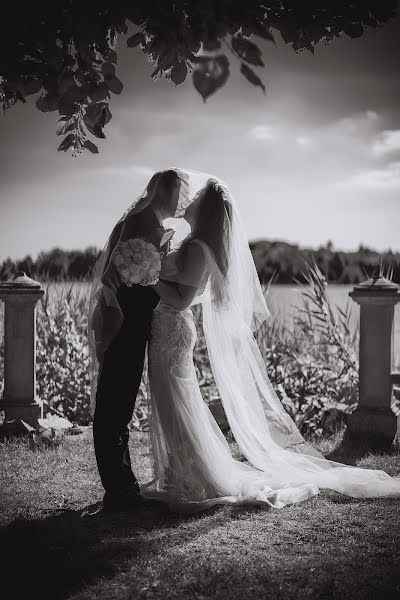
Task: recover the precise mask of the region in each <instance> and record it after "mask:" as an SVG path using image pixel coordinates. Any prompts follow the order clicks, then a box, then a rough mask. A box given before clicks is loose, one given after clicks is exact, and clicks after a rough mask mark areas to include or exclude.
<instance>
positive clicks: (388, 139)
mask: <svg viewBox="0 0 400 600" xmlns="http://www.w3.org/2000/svg"><path fill="white" fill-rule="evenodd" d="M398 150H400V129H388V130H386V131H382V132H381V133H380V134H379V135H378V136H377V137H376V139H375V140H374V141H373V144H372V148H371V151H372V155H373V156H375V157H377V158H380V157H381V156H384V155H385V154H389V153H390V152H396V151H398Z"/></svg>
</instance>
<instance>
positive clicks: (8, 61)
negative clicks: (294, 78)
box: [0, 0, 397, 156]
mask: <svg viewBox="0 0 400 600" xmlns="http://www.w3.org/2000/svg"><path fill="white" fill-rule="evenodd" d="M396 13H397V3H396V1H395V0H379V1H378V0H355V1H354V2H351V3H349V2H345V1H344V0H337V1H335V2H331V1H329V0H310V1H308V2H301V3H299V2H297V1H296V0H283V1H279V2H278V1H277V0H269V1H268V2H260V1H259V0H246V2H242V1H241V0H218V1H216V0H198V1H197V2H190V1H189V0H145V1H144V0H141V1H135V2H131V1H130V0H113V2H110V1H109V0H96V1H95V2H93V1H88V2H77V1H75V2H74V1H73V0H68V1H67V0H58V1H56V2H54V0H52V1H50V0H39V1H38V2H34V3H29V4H26V5H24V7H23V10H22V11H21V6H20V5H19V4H18V3H8V4H7V5H6V6H4V7H3V9H2V27H1V36H0V102H1V104H2V106H3V110H4V112H5V110H6V109H7V108H9V107H11V106H13V105H14V104H15V103H16V102H18V101H20V102H26V99H25V98H26V96H28V95H30V94H35V93H39V92H40V93H41V95H40V97H39V98H38V99H37V100H36V106H37V108H38V109H39V110H40V111H43V112H51V111H58V113H59V114H60V119H59V122H58V127H57V135H59V136H65V137H64V138H63V140H62V142H61V143H60V145H59V147H58V150H60V151H67V150H68V149H70V148H72V149H73V155H74V156H75V155H76V153H77V152H78V153H79V152H81V151H82V150H84V149H86V150H89V151H90V152H92V153H97V152H98V148H97V146H96V145H95V144H94V143H93V142H92V141H90V140H89V139H87V133H91V134H92V135H93V136H95V137H96V138H100V139H101V138H105V134H104V131H103V129H104V127H105V125H106V124H107V123H108V122H109V121H110V120H111V118H112V115H111V112H110V109H109V101H110V97H111V93H113V94H120V93H121V92H122V90H123V83H122V82H121V81H120V79H119V78H118V76H117V71H116V64H117V60H118V56H117V52H116V42H117V38H118V36H119V35H127V34H128V22H130V23H131V24H133V25H134V26H135V27H136V28H137V30H136V31H135V33H134V34H133V35H130V36H129V37H128V39H127V40H126V44H127V46H128V47H129V48H139V49H140V50H141V51H142V52H143V53H144V54H145V56H146V57H147V59H148V60H149V61H150V62H151V63H152V64H153V66H154V70H153V72H152V74H151V77H152V78H153V79H156V78H159V77H165V78H167V79H169V80H171V81H172V82H173V83H174V84H175V85H180V84H182V83H183V82H184V81H185V79H186V77H187V76H188V74H189V73H191V74H192V80H193V84H194V87H195V88H196V89H197V91H198V92H199V93H200V94H201V96H202V98H203V100H204V101H206V99H207V98H208V97H209V96H211V95H212V94H213V93H215V92H216V90H218V89H220V88H221V87H222V86H223V85H224V84H225V83H226V81H227V80H228V78H229V75H230V63H229V59H228V57H227V54H226V52H227V51H229V53H230V54H232V55H233V56H234V57H235V59H238V60H239V62H240V66H241V69H240V70H241V73H242V75H243V76H244V77H245V78H246V79H247V80H248V81H249V82H250V83H251V84H253V85H255V86H258V87H260V88H261V89H262V90H263V91H264V93H265V85H264V84H263V82H262V81H261V79H260V77H259V76H258V74H257V73H256V72H255V71H254V67H262V66H263V65H264V61H263V59H262V53H261V51H260V49H259V47H258V46H257V44H256V42H255V41H254V36H256V37H257V38H262V39H264V40H267V41H268V42H272V43H275V38H274V35H273V33H272V30H276V31H277V32H279V34H280V35H281V37H282V39H283V40H284V42H285V43H286V44H291V46H292V48H293V50H294V51H295V52H300V51H303V50H308V51H309V52H311V53H314V47H315V46H316V45H317V44H318V43H319V42H321V41H323V42H325V43H326V44H328V43H330V42H331V41H332V40H333V39H334V38H335V37H340V36H342V35H343V34H345V35H347V36H349V37H352V38H355V37H360V36H361V35H362V34H363V33H364V31H365V29H366V28H368V27H372V28H376V27H379V26H382V24H383V23H385V22H386V21H388V20H389V19H390V18H393V17H395V16H396Z"/></svg>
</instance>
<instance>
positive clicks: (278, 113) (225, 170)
mask: <svg viewBox="0 0 400 600" xmlns="http://www.w3.org/2000/svg"><path fill="white" fill-rule="evenodd" d="M134 31H135V28H134V27H133V25H132V26H131V27H130V30H129V32H128V34H127V36H121V37H120V38H119V42H118V48H117V50H118V53H119V55H118V66H117V75H118V76H119V78H120V79H121V81H122V82H123V83H124V86H125V87H124V90H123V91H122V94H120V95H118V96H117V95H115V94H112V95H111V103H110V109H111V113H112V115H113V118H112V120H111V121H110V123H108V125H106V127H105V129H104V132H105V134H106V136H107V139H104V140H99V139H97V138H94V137H93V136H91V135H90V134H88V137H89V139H91V140H92V141H94V142H95V143H96V144H97V145H98V147H99V154H97V155H93V154H90V153H89V152H87V153H82V154H80V155H77V156H76V157H72V154H71V151H69V152H68V153H64V152H57V146H58V145H59V143H60V142H61V138H60V137H57V135H56V125H57V120H58V118H59V115H58V113H56V112H53V113H41V112H40V111H39V110H37V109H36V106H35V101H36V99H37V97H38V94H35V95H32V96H29V97H28V101H27V102H26V104H21V103H18V104H16V105H15V106H14V107H12V108H11V109H10V110H8V111H7V112H6V114H5V116H3V114H0V261H2V260H4V259H5V258H6V257H10V258H12V259H17V258H22V257H23V256H25V255H26V254H30V255H31V256H32V257H33V258H35V257H36V256H37V253H38V252H39V251H41V250H48V249H50V248H52V247H54V246H59V247H62V248H65V249H73V248H80V249H83V248H85V247H87V246H93V245H94V246H98V247H103V246H104V244H105V242H106V240H107V238H108V235H109V233H110V231H111V229H112V227H113V225H114V223H115V222H116V221H117V220H118V219H119V217H120V216H121V214H122V213H123V212H124V211H125V209H126V207H127V206H129V204H130V203H131V202H132V200H133V199H135V198H136V197H137V195H138V194H140V193H141V192H142V190H143V189H144V187H145V185H146V183H147V182H148V180H149V178H150V177H151V175H152V174H153V173H154V171H156V170H158V169H160V168H168V167H171V166H178V167H183V168H190V169H197V170H200V171H207V172H209V173H212V174H216V175H219V176H220V177H222V178H223V179H224V180H225V181H226V182H227V183H228V184H229V186H230V188H231V190H232V192H233V193H234V195H235V197H236V198H237V201H238V204H239V207H240V210H241V213H242V217H243V221H244V224H245V227H246V231H247V234H248V238H249V240H260V239H269V240H285V241H288V242H290V243H296V244H299V245H300V246H302V247H314V248H316V247H318V246H320V245H321V244H325V243H326V242H327V241H328V240H331V241H332V242H333V245H334V247H335V248H338V249H343V250H356V249H357V248H358V247H359V245H360V244H363V245H367V246H369V247H372V248H374V249H377V250H378V251H385V250H387V249H389V248H391V249H392V250H393V251H396V250H398V251H400V82H399V78H398V58H397V57H398V56H399V55H400V35H399V32H400V20H399V19H398V20H396V21H391V22H389V23H387V24H386V25H385V26H384V27H383V28H380V29H377V30H373V29H370V30H368V31H367V32H366V33H365V34H364V36H363V37H362V38H358V39H350V38H348V37H347V36H345V35H343V37H342V38H341V39H335V40H334V41H333V42H332V43H331V44H329V45H324V44H323V43H322V44H319V45H317V46H316V48H315V54H314V56H313V55H312V54H311V53H309V52H307V51H305V52H302V53H300V54H296V53H295V52H294V51H293V50H292V49H291V47H290V45H286V44H285V43H284V42H283V40H282V39H281V37H280V35H279V33H278V32H275V37H276V41H277V44H276V46H275V45H273V44H271V43H269V42H267V41H264V40H260V39H257V43H259V46H260V47H261V48H262V50H263V56H264V59H265V63H266V66H265V68H264V69H263V68H260V69H258V70H257V72H258V74H259V75H260V77H261V78H262V79H263V81H264V83H265V85H266V89H267V94H266V96H264V95H263V94H262V92H261V91H260V89H259V88H255V87H253V86H252V85H251V84H249V83H248V82H247V81H246V80H245V79H244V77H243V76H242V75H241V74H240V72H239V68H240V64H239V63H238V61H236V59H235V58H234V57H233V56H232V57H229V58H230V62H231V78H230V80H229V81H228V83H227V84H226V86H225V87H224V88H222V89H221V90H220V91H219V92H217V93H216V94H215V95H214V96H211V97H210V98H209V99H208V101H207V103H203V101H202V98H201V96H200V95H199V94H198V93H197V91H196V90H195V89H194V87H193V84H192V81H191V77H188V78H187V81H186V82H185V83H184V84H183V85H180V86H177V87H176V86H175V85H174V84H173V83H172V82H168V81H166V80H163V79H160V80H157V81H153V80H152V79H151V78H150V73H151V71H152V66H151V65H150V64H149V62H148V60H147V58H146V57H145V56H144V55H143V53H142V52H141V51H140V49H138V48H126V37H128V36H129V35H131V34H132V33H133V32H134Z"/></svg>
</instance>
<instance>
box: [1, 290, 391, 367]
mask: <svg viewBox="0 0 400 600" xmlns="http://www.w3.org/2000/svg"><path fill="white" fill-rule="evenodd" d="M70 285H71V284H68V283H67V284H65V283H59V284H52V286H51V288H52V290H53V291H52V293H56V292H57V290H60V288H61V287H63V288H65V287H67V288H68V287H70ZM74 285H75V286H76V290H77V292H79V294H80V295H86V296H87V295H88V292H89V285H88V284H87V283H78V284H74ZM352 289H353V286H351V285H334V284H329V285H328V289H327V292H328V297H329V299H330V301H331V304H332V306H333V307H335V306H339V307H340V308H345V307H346V303H347V302H348V301H349V302H350V306H351V323H352V328H355V327H358V323H359V315H360V308H359V305H358V304H356V303H355V302H354V301H353V300H352V299H351V298H350V297H349V292H350V291H351V290H352ZM267 304H268V307H269V309H270V312H271V315H272V318H273V319H279V321H284V322H285V324H286V326H287V327H289V328H291V327H292V325H293V316H294V314H295V313H296V311H297V310H298V309H299V308H301V307H302V306H303V296H302V293H301V288H300V287H298V286H295V285H273V286H271V287H270V290H269V293H268V295H267ZM2 316H3V303H2V302H0V343H2V331H3V318H2ZM393 366H394V368H395V369H400V303H399V304H397V306H396V308H395V324H394V364H393Z"/></svg>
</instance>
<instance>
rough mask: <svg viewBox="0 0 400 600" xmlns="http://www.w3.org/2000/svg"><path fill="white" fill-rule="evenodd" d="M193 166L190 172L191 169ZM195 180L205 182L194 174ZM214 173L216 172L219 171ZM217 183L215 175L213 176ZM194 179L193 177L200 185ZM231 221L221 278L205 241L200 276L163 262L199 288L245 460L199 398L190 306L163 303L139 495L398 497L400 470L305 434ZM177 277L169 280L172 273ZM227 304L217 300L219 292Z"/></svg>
mask: <svg viewBox="0 0 400 600" xmlns="http://www.w3.org/2000/svg"><path fill="white" fill-rule="evenodd" d="M188 173H190V172H188ZM195 176H196V177H197V182H198V181H201V177H200V178H199V174H198V173H197V172H195ZM215 179H217V178H215ZM218 181H220V180H218ZM197 184H198V183H197ZM221 185H223V186H224V189H225V191H226V195H227V198H229V201H230V202H231V203H232V207H233V218H232V222H230V223H229V235H227V238H229V244H230V246H229V253H230V259H231V260H230V267H229V271H228V274H227V276H225V277H223V276H222V274H221V273H220V272H219V269H218V267H217V265H216V261H215V257H214V256H213V253H212V251H211V249H210V248H209V247H208V246H207V244H205V243H204V242H202V241H201V240H194V242H195V243H197V244H199V245H200V246H201V247H202V249H203V253H204V257H205V269H204V272H203V274H202V277H201V278H200V280H197V281H196V282H190V273H182V272H180V271H179V269H178V268H177V266H176V256H177V251H175V252H171V253H170V254H168V256H167V257H166V258H165V259H164V263H163V272H164V275H165V276H166V278H167V279H169V280H170V281H177V282H183V283H189V284H190V285H195V284H196V287H198V293H197V296H196V297H195V299H194V301H193V302H192V305H193V304H196V303H200V304H201V305H202V311H203V328H204V333H205V338H206V342H207V349H208V354H209V359H210V363H211V368H212V372H213V375H214V379H215V381H216V384H217V387H218V391H219V393H220V396H221V401H222V404H223V406H224V410H225V413H226V416H227V419H228V422H229V425H230V427H231V430H232V433H233V436H234V438H235V441H236V442H237V444H238V446H239V448H240V450H241V452H242V453H243V455H244V456H245V457H246V459H247V461H248V463H249V464H246V463H243V462H241V461H239V460H236V459H234V458H233V456H232V454H231V451H230V447H229V445H228V442H227V440H226V439H225V436H224V435H223V433H222V431H221V430H220V428H219V426H218V424H217V422H216V421H215V419H214V417H213V415H212V413H211V411H210V409H209V408H208V406H207V404H206V402H205V401H204V399H203V398H202V395H201V391H200V387H199V383H198V380H197V376H196V370H195V367H194V363H193V348H194V345H195V342H196V327H195V323H194V317H193V313H192V311H191V309H190V307H189V308H186V309H185V310H178V309H176V308H175V307H174V306H172V305H171V304H168V303H167V302H164V301H163V300H161V301H160V303H159V305H158V307H157V308H156V309H155V311H154V314H153V320H152V331H151V338H150V343H149V349H148V365H149V387H150V393H149V396H148V408H149V437H150V457H151V465H152V474H153V475H152V479H151V480H150V481H149V482H147V483H145V484H143V485H141V486H140V491H141V494H142V496H144V497H146V498H152V499H158V500H162V501H165V502H167V503H168V505H169V507H170V509H171V510H172V511H176V512H180V513H193V512H198V511H201V510H204V509H206V508H209V507H211V506H213V505H215V504H251V505H264V506H269V507H273V508H278V509H279V508H282V507H284V506H287V505H290V504H294V503H297V502H301V501H303V500H306V499H307V498H311V497H312V496H315V495H317V494H318V493H319V492H320V490H321V489H324V488H325V489H332V490H336V491H338V492H341V493H343V494H346V495H349V496H353V497H358V498H373V497H399V498H400V477H390V476H389V475H388V474H387V473H385V472H384V471H381V470H374V469H362V468H357V467H353V466H347V465H344V464H342V463H338V462H335V461H330V460H327V459H326V458H325V457H324V456H323V455H322V454H320V453H319V452H317V451H316V450H315V449H314V448H313V447H312V446H311V445H310V444H308V443H307V442H306V441H305V440H304V438H303V437H302V436H301V434H300V432H299V430H298V429H297V427H296V425H295V423H294V422H293V420H292V419H291V418H290V417H289V415H288V414H287V413H286V411H285V410H284V408H283V407H282V405H281V403H280V400H279V398H278V396H277V395H276V393H275V391H274V389H273V386H272V384H271V382H270V380H269V378H268V374H267V370H266V366H265V364H264V362H263V359H262V356H261V352H260V350H259V348H258V345H257V343H256V340H255V338H254V335H253V331H255V330H256V329H257V327H258V326H259V325H260V323H262V322H263V321H264V320H265V318H267V317H268V316H269V311H268V309H267V307H266V304H265V299H264V295H263V293H262V290H261V287H260V283H259V280H258V277H257V273H256V271H255V267H254V262H253V260H252V257H251V253H250V250H249V248H248V243H247V238H246V236H245V234H244V230H243V227H242V225H241V221H240V215H239V214H238V211H237V207H236V206H235V204H234V201H233V197H232V196H231V194H230V192H229V190H228V188H227V187H226V185H225V184H223V183H222V184H221ZM174 274H175V277H174ZM221 297H222V298H223V301H222V302H221V301H217V298H219V299H220V298H221Z"/></svg>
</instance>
